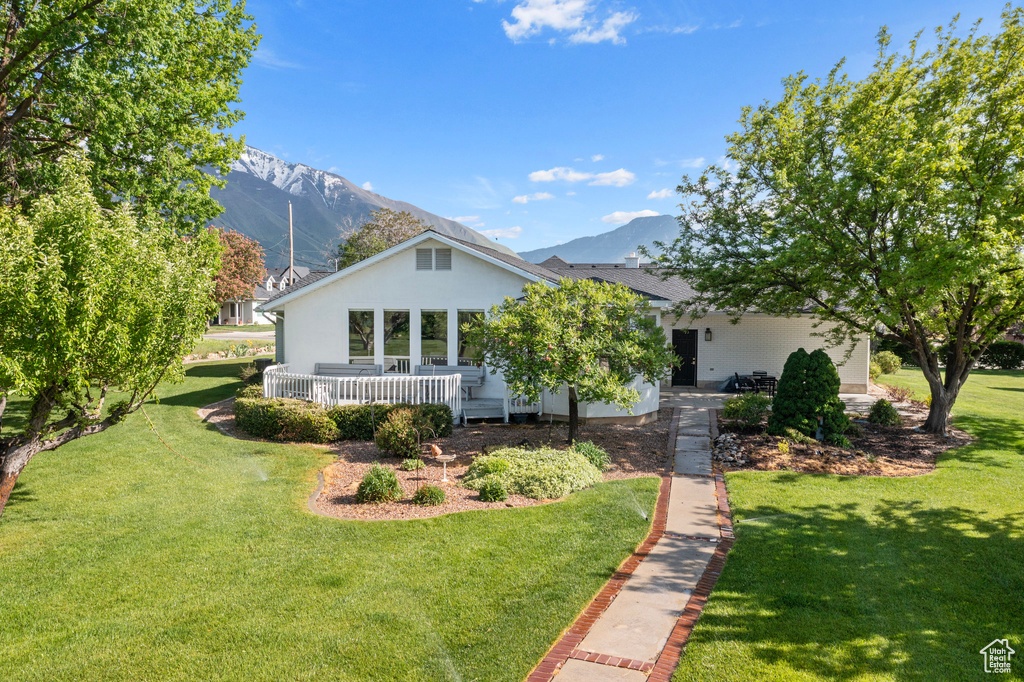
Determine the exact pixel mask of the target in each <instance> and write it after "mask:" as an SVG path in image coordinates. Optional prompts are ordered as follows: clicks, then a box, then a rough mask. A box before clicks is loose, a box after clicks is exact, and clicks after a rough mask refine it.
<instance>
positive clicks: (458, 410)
mask: <svg viewBox="0 0 1024 682" xmlns="http://www.w3.org/2000/svg"><path fill="white" fill-rule="evenodd" d="M461 389H462V376H461V375H459V374H452V375H445V376H404V375H393V376H372V377H371V376H367V377H327V376H319V375H317V374H294V373H292V372H289V371H288V365H271V366H270V367H267V368H266V369H265V370H263V396H264V397H265V398H295V399H297V400H309V401H311V402H316V403H320V404H321V405H327V406H332V405H357V404H363V403H411V404H413V405H419V404H420V403H443V404H445V405H447V406H448V407H449V408H450V409H451V411H452V418H453V419H458V418H459V415H460V414H462V390H461Z"/></svg>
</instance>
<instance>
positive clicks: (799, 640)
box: [691, 500, 1024, 680]
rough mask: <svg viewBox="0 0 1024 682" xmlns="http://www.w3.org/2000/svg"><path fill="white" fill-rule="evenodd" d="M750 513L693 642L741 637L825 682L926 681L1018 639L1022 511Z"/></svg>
mask: <svg viewBox="0 0 1024 682" xmlns="http://www.w3.org/2000/svg"><path fill="white" fill-rule="evenodd" d="M744 516H746V517H748V518H749V519H750V520H751V521H750V522H748V523H740V524H738V526H737V536H738V539H737V542H736V545H735V547H734V548H733V551H732V552H731V553H730V555H729V559H728V563H727V565H726V569H725V572H724V573H723V575H722V579H721V580H720V581H719V583H718V586H717V587H716V589H715V592H714V594H713V595H712V598H711V603H712V604H714V603H715V602H719V604H718V606H719V608H709V609H708V610H707V611H705V613H704V615H703V616H702V618H701V621H700V626H699V627H698V629H697V631H696V632H695V633H694V637H693V638H692V639H691V645H692V646H700V645H701V643H711V645H712V646H719V645H721V644H724V643H728V642H736V641H739V642H745V643H746V644H748V645H749V651H750V652H751V655H752V656H754V657H755V659H760V660H761V661H763V663H764V664H780V665H783V666H788V667H790V668H792V669H794V670H796V671H800V672H805V673H810V674H813V675H818V676H821V677H823V678H828V679H836V680H849V679H854V678H860V677H862V676H865V675H884V676H889V675H891V676H893V677H896V678H900V679H921V680H925V679H927V680H934V679H964V678H966V677H969V676H973V675H975V674H977V673H978V672H980V665H981V657H980V655H979V654H978V651H979V650H980V649H981V648H982V647H983V646H985V645H986V644H987V643H988V642H990V641H991V640H992V639H995V638H997V637H999V638H1002V637H1010V638H1011V639H1013V638H1017V641H1019V639H1020V637H1021V636H1022V635H1024V605H1022V603H1021V601H1020V599H1019V595H1020V594H1024V572H1022V571H1021V570H1020V565H1021V563H1022V562H1024V540H1022V537H1024V514H1022V513H1012V514H1006V515H1003V516H1001V517H991V516H989V517H980V516H979V515H978V513H976V512H975V511H974V510H971V509H964V508H959V507H952V508H944V509H933V508H928V507H926V506H924V505H922V504H920V503H917V502H906V501H903V500H881V501H879V502H877V504H876V505H875V507H874V509H873V510H871V515H870V516H869V515H868V513H866V512H865V510H863V509H861V508H858V507H857V505H854V504H844V505H839V506H832V505H815V506H808V507H798V508H796V509H780V508H777V507H773V506H770V505H764V506H759V507H754V508H751V509H749V510H744ZM978 602H981V603H982V606H979V605H978ZM756 667H757V666H756V664H755V669H756ZM784 669H785V668H782V670H784Z"/></svg>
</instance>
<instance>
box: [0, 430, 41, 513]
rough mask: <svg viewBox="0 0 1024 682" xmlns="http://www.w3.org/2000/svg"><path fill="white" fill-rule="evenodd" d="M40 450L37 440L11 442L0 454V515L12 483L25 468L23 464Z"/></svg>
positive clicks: (9, 495) (16, 480)
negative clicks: (18, 442)
mask: <svg viewBox="0 0 1024 682" xmlns="http://www.w3.org/2000/svg"><path fill="white" fill-rule="evenodd" d="M39 450H40V444H39V442H37V441H30V442H28V443H21V444H11V445H10V446H8V449H7V450H6V451H5V452H4V453H3V454H2V455H0V516H3V513H4V509H5V508H6V507H7V500H9V499H10V497H11V492H12V491H13V490H14V484H15V483H17V482H18V476H20V475H21V472H22V471H23V470H24V469H25V465H27V464H28V462H29V460H30V459H32V457H34V456H35V454H36V453H37V452H39Z"/></svg>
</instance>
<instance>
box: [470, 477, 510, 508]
mask: <svg viewBox="0 0 1024 682" xmlns="http://www.w3.org/2000/svg"><path fill="white" fill-rule="evenodd" d="M477 490H478V491H479V492H480V501H481V502H504V501H505V500H507V499H508V491H507V490H505V485H504V484H503V483H502V482H501V479H500V478H498V477H497V476H487V477H486V478H484V479H483V481H481V483H480V486H479V487H478V488H477Z"/></svg>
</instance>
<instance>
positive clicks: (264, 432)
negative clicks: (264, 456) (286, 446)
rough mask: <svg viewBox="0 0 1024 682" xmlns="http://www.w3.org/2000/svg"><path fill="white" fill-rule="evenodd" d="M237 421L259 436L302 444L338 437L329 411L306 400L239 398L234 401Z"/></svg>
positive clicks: (241, 426)
mask: <svg viewBox="0 0 1024 682" xmlns="http://www.w3.org/2000/svg"><path fill="white" fill-rule="evenodd" d="M235 423H236V424H237V425H238V428H240V429H241V430H243V431H245V432H246V433H248V434H250V435H252V436H257V437H259V438H274V439H277V440H292V441H300V442H303V443H330V442H333V441H336V440H338V427H337V426H335V424H334V421H333V420H332V419H331V418H330V416H329V415H328V413H327V411H326V410H324V409H323V408H322V407H321V406H320V405H317V404H316V403H307V402H305V401H303V400H289V399H287V398H242V397H239V398H237V399H236V400H235Z"/></svg>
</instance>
